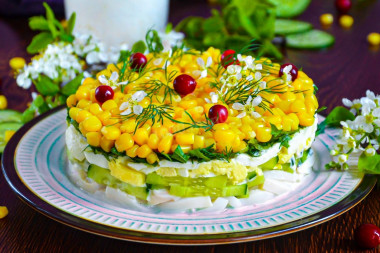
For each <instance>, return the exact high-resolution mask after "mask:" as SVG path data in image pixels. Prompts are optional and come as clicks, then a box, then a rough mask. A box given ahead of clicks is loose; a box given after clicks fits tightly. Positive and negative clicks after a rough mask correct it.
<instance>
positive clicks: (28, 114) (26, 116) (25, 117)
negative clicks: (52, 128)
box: [22, 107, 35, 123]
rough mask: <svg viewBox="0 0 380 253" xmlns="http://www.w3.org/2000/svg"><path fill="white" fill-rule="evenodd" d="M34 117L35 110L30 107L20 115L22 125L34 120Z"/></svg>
mask: <svg viewBox="0 0 380 253" xmlns="http://www.w3.org/2000/svg"><path fill="white" fill-rule="evenodd" d="M34 115H35V109H34V108H32V107H29V108H28V109H26V110H25V111H24V112H23V113H22V123H27V122H29V121H31V120H32V119H33V118H34Z"/></svg>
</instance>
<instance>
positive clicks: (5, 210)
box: [0, 206, 8, 219]
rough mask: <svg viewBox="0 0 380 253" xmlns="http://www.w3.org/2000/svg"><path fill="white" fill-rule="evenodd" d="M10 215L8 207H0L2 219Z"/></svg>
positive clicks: (0, 217)
mask: <svg viewBox="0 0 380 253" xmlns="http://www.w3.org/2000/svg"><path fill="white" fill-rule="evenodd" d="M7 215H8V208H7V207H6V206H0V219H2V218H4V217H5V216H7Z"/></svg>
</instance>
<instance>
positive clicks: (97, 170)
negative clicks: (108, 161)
mask: <svg viewBox="0 0 380 253" xmlns="http://www.w3.org/2000/svg"><path fill="white" fill-rule="evenodd" d="M87 176H88V177H89V178H91V179H93V180H94V181H95V182H97V183H98V184H103V185H107V186H110V187H113V188H117V189H120V190H122V191H124V192H126V193H128V194H131V195H133V196H136V197H137V198H139V199H146V198H147V197H148V189H147V188H146V187H139V186H133V185H131V184H128V183H125V182H122V181H120V180H119V179H117V178H115V177H114V176H112V175H111V173H110V170H108V169H104V168H102V167H99V166H96V165H94V164H90V166H89V167H88V171H87Z"/></svg>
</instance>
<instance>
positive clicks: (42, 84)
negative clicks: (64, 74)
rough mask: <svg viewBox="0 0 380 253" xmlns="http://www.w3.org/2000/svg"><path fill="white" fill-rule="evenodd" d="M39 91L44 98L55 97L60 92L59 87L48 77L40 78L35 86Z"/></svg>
mask: <svg viewBox="0 0 380 253" xmlns="http://www.w3.org/2000/svg"><path fill="white" fill-rule="evenodd" d="M34 85H35V86H36V89H37V91H38V92H39V93H40V94H41V95H43V96H49V95H55V94H57V93H58V92H59V86H58V84H57V83H54V82H53V81H52V80H51V79H50V78H49V77H47V76H40V77H39V78H38V80H37V82H36V83H35V84H34Z"/></svg>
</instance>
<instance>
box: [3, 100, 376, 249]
mask: <svg viewBox="0 0 380 253" xmlns="http://www.w3.org/2000/svg"><path fill="white" fill-rule="evenodd" d="M63 109H66V107H65V106H64V105H62V106H59V107H57V108H54V109H52V110H50V111H48V112H46V113H44V114H42V115H39V116H38V117H36V118H34V119H33V120H31V121H30V122H28V123H26V124H25V125H24V126H22V127H21V128H20V129H19V130H18V131H17V133H16V134H15V135H14V136H13V137H12V138H11V140H10V141H9V143H8V144H7V146H6V147H5V150H4V153H3V157H2V171H3V174H4V177H5V179H6V181H7V183H8V185H9V186H10V187H11V189H12V190H13V191H14V192H15V193H16V194H17V196H18V197H19V198H20V199H21V200H22V201H23V202H24V203H26V204H27V205H28V206H30V207H32V208H33V209H34V210H36V211H38V212H39V213H41V214H43V215H45V216H47V217H48V218H50V219H52V220H55V221H57V222H59V223H61V224H64V225H67V226H70V227H72V228H75V229H79V230H82V231H85V232H89V233H92V234H96V235H100V236H105V237H109V238H114V239H121V240H126V241H133V242H143V243H150V244H163V245H168V244H172V245H173V244H174V245H217V244H231V243H240V242H248V241H256V240H262V239H267V238H273V237H277V236H281V235H285V234H290V233H294V232H298V231H301V230H304V229H307V228H310V227H313V226H316V225H319V224H321V223H324V222H326V221H329V220H331V219H333V218H335V217H337V216H339V215H341V214H343V213H345V212H347V211H348V210H350V209H351V208H353V207H354V206H356V205H357V204H358V203H359V202H360V201H362V200H363V199H364V198H365V197H366V196H367V195H368V194H369V193H370V192H371V190H372V189H373V187H374V186H375V184H376V181H377V180H376V178H375V177H372V176H370V175H364V177H363V179H362V180H361V182H360V183H359V185H358V186H357V187H356V188H355V189H354V190H353V191H352V192H351V194H349V195H348V196H346V197H345V198H344V199H342V200H341V201H339V202H338V203H336V204H334V205H332V206H330V207H328V208H326V209H324V210H321V211H319V212H317V213H315V214H312V215H310V216H307V217H305V218H303V219H300V220H295V221H291V222H288V223H285V224H281V225H277V226H271V227H266V228H261V229H256V230H247V231H241V232H230V233H222V234H220V233H217V234H212V233H210V234H200V235H194V234H193V235H184V234H161V233H156V232H142V231H134V230H128V229H119V228H115V227H110V226H107V225H102V224H99V223H96V222H92V221H89V220H85V219H82V218H80V217H77V216H74V215H72V214H69V213H67V212H65V211H63V210H60V209H58V208H56V207H54V206H52V205H50V204H49V203H47V202H45V201H44V200H43V199H41V198H40V197H38V196H37V195H35V194H34V193H33V192H32V191H31V190H30V189H29V188H28V187H27V186H26V185H25V184H24V183H23V182H22V180H21V179H20V178H19V176H18V174H17V172H16V169H15V165H14V160H15V151H16V148H17V146H18V143H19V141H20V140H21V139H22V138H23V136H24V135H25V134H27V133H28V132H29V130H30V129H31V128H33V126H35V125H36V124H37V123H38V122H40V121H41V120H43V119H44V118H47V117H49V116H50V115H52V114H54V113H56V112H59V111H61V110H63ZM353 197H354V198H353Z"/></svg>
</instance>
